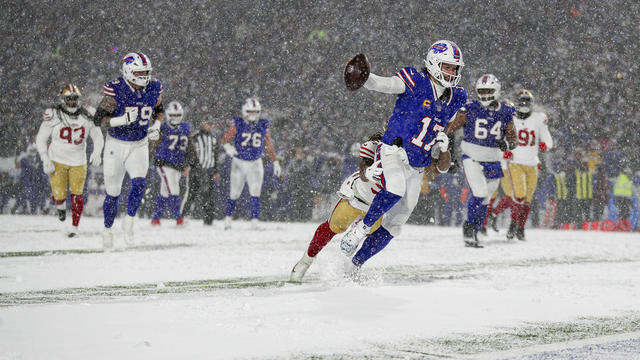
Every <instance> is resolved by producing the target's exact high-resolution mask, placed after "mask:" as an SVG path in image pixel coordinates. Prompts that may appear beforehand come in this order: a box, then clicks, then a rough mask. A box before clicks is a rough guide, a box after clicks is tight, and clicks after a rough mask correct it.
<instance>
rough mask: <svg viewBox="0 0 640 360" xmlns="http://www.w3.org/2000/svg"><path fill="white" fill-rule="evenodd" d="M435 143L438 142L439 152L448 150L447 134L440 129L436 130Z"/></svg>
mask: <svg viewBox="0 0 640 360" xmlns="http://www.w3.org/2000/svg"><path fill="white" fill-rule="evenodd" d="M436 144H438V147H439V148H440V152H447V151H449V137H448V136H447V134H445V133H444V132H442V131H440V132H438V135H436Z"/></svg>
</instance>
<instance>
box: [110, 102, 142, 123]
mask: <svg viewBox="0 0 640 360" xmlns="http://www.w3.org/2000/svg"><path fill="white" fill-rule="evenodd" d="M124 111H125V112H124V114H122V115H120V116H117V117H112V118H111V119H110V120H109V126H111V127H116V126H123V125H129V124H132V123H134V122H135V121H136V120H138V108H137V107H135V106H130V107H126V108H125V110H124Z"/></svg>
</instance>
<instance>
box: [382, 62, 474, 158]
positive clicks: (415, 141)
mask: <svg viewBox="0 0 640 360" xmlns="http://www.w3.org/2000/svg"><path fill="white" fill-rule="evenodd" d="M396 76H398V77H399V78H400V79H401V80H402V81H403V82H404V84H405V92H404V93H402V94H399V95H398V99H397V100H396V105H395V107H394V109H393V114H392V115H391V117H390V118H389V121H388V122H387V125H388V129H387V131H386V132H385V134H384V136H383V137H382V142H383V143H385V144H387V145H392V144H393V143H394V142H395V141H397V140H396V139H397V138H401V139H402V147H403V148H404V149H405V151H406V152H407V157H408V159H409V164H410V165H411V166H413V167H418V168H419V167H425V166H428V165H429V164H430V163H431V156H430V155H431V148H432V147H433V146H434V145H435V143H436V135H437V134H438V132H440V131H444V130H445V128H446V127H447V125H448V124H449V121H450V120H451V118H452V117H453V116H454V115H455V114H456V112H457V111H458V110H459V109H460V108H461V107H462V106H463V105H464V104H465V103H466V102H467V92H466V91H465V90H464V89H463V88H460V87H453V88H450V89H449V90H445V94H444V95H445V96H444V97H443V98H442V99H438V97H437V95H436V89H435V87H434V85H433V84H432V83H431V80H430V79H429V76H428V75H427V74H426V73H422V72H419V71H418V70H416V69H414V68H412V67H405V68H403V69H402V70H400V71H399V72H398V73H397V74H396ZM396 144H397V143H396Z"/></svg>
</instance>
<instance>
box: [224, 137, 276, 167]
mask: <svg viewBox="0 0 640 360" xmlns="http://www.w3.org/2000/svg"><path fill="white" fill-rule="evenodd" d="M222 148H223V149H224V152H226V153H227V155H229V156H230V157H234V156H236V155H238V150H236V148H235V146H233V145H231V143H226V144H224V145H222ZM273 164H274V169H273V171H274V172H275V163H273Z"/></svg>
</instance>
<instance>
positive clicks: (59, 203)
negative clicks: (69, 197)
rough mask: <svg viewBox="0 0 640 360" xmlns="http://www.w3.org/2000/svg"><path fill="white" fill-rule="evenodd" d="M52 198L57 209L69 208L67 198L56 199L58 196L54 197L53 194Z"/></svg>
mask: <svg viewBox="0 0 640 360" xmlns="http://www.w3.org/2000/svg"><path fill="white" fill-rule="evenodd" d="M51 200H52V201H53V203H54V204H56V209H58V210H66V209H67V205H66V204H65V200H66V199H62V200H56V198H54V197H53V196H52V197H51Z"/></svg>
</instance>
